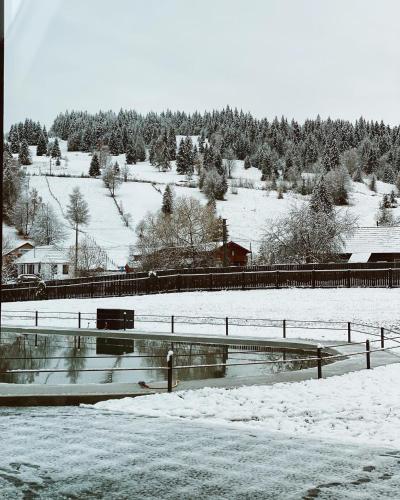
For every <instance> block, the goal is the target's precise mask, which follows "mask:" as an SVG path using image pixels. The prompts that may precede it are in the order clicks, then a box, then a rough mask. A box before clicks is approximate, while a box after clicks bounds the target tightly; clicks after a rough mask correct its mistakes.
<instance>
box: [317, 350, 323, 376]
mask: <svg viewBox="0 0 400 500" xmlns="http://www.w3.org/2000/svg"><path fill="white" fill-rule="evenodd" d="M317 357H318V361H317V369H318V378H322V349H321V347H318V348H317Z"/></svg>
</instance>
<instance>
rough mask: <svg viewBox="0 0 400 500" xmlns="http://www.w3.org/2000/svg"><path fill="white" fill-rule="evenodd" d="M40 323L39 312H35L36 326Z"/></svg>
mask: <svg viewBox="0 0 400 500" xmlns="http://www.w3.org/2000/svg"><path fill="white" fill-rule="evenodd" d="M38 323H39V311H35V326H38Z"/></svg>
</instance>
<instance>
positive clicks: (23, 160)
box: [18, 139, 32, 165]
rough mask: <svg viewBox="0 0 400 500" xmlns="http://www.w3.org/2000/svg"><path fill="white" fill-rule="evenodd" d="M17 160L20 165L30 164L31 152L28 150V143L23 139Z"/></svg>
mask: <svg viewBox="0 0 400 500" xmlns="http://www.w3.org/2000/svg"><path fill="white" fill-rule="evenodd" d="M18 160H19V162H20V164H21V165H31V164H32V160H31V153H30V151H29V146H28V143H27V142H26V140H25V139H24V140H23V141H22V142H21V148H20V151H19V155H18Z"/></svg>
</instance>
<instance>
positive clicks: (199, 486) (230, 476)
mask: <svg viewBox="0 0 400 500" xmlns="http://www.w3.org/2000/svg"><path fill="white" fill-rule="evenodd" d="M0 416H1V418H0V432H1V435H2V443H1V447H0V488H1V492H2V497H3V498H7V499H22V498H40V499H50V498H51V499H61V498H79V499H89V498H99V499H107V500H108V499H110V498H112V499H120V500H122V499H127V498H135V499H139V498H140V499H155V498H163V499H183V498H185V499H189V498H207V499H214V500H215V499H229V500H232V499H241V500H244V499H256V500H257V499H258V500H261V499H263V500H265V499H268V500H276V499H279V500H282V499H285V500H286V499H287V500H299V499H300V498H303V499H311V498H314V497H315V496H316V495H318V498H319V499H331V500H333V499H335V500H337V499H339V498H340V499H341V500H346V499H348V500H350V499H351V500H353V499H355V498H357V499H363V500H367V499H368V500H370V499H372V498H373V499H374V500H375V499H389V498H390V499H394V498H397V497H398V492H399V488H400V473H399V466H398V460H399V459H400V451H394V450H388V449H385V448H384V447H383V446H381V447H379V448H371V447H366V446H354V445H351V444H348V443H347V444H346V443H335V442H323V441H321V440H315V439H312V438H311V439H310V438H307V439H304V438H299V437H293V436H288V435H286V434H283V433H280V434H277V433H273V432H269V431H267V430H263V431H262V432H261V431H257V430H254V429H253V430H243V429H239V428H230V427H226V426H218V425H211V424H210V423H201V422H199V421H195V422H193V421H191V422H189V421H187V420H185V421H182V420H180V421H176V420H171V419H165V418H151V419H149V418H138V417H135V416H133V415H128V414H121V413H119V414H113V413H109V412H104V411H97V412H94V411H92V410H88V409H84V408H73V407H70V408H26V409H23V408H17V409H15V408H13V409H0ZM367 482H368V484H366V483H367Z"/></svg>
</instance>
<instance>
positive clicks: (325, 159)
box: [322, 139, 340, 172]
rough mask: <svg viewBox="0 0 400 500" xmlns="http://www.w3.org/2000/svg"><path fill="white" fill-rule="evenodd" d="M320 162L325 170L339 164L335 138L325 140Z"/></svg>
mask: <svg viewBox="0 0 400 500" xmlns="http://www.w3.org/2000/svg"><path fill="white" fill-rule="evenodd" d="M322 164H323V166H324V168H325V170H326V171H327V172H329V170H333V169H334V168H336V167H338V166H339V165H340V156H339V149H338V147H337V143H336V140H335V139H332V140H330V141H327V142H326V144H325V148H324V153H323V156H322Z"/></svg>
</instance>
